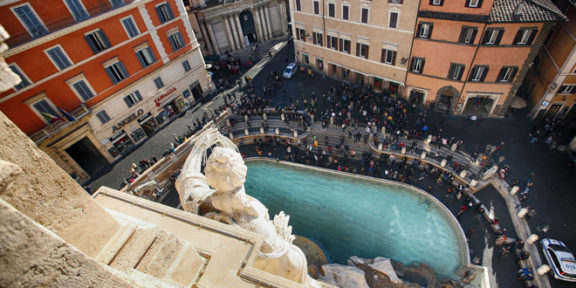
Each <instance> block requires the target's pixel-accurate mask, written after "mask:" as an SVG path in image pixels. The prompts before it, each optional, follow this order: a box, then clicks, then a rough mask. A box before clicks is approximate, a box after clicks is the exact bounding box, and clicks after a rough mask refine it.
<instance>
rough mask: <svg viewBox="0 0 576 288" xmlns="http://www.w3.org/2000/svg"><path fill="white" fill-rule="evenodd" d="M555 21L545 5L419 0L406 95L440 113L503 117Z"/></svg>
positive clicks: (522, 0)
mask: <svg viewBox="0 0 576 288" xmlns="http://www.w3.org/2000/svg"><path fill="white" fill-rule="evenodd" d="M558 21H566V17H565V16H564V15H563V14H562V12H561V11H560V10H559V9H558V8H557V7H556V6H555V5H554V4H553V3H552V2H551V1H549V0H536V1H534V0H533V1H526V0H484V1H482V0H466V1H444V0H427V1H421V2H420V8H419V12H418V20H417V23H416V31H415V33H414V40H413V45H412V52H411V55H410V63H409V67H408V73H407V77H406V85H407V90H406V97H408V100H409V101H410V102H411V103H413V104H416V105H430V106H433V107H434V109H436V110H439V111H446V112H449V113H455V114H466V115H478V116H501V115H503V114H504V113H505V112H506V111H507V109H508V107H509V105H510V103H511V102H512V101H513V100H514V96H515V95H516V91H517V90H518V88H519V87H520V85H521V83H522V79H523V78H524V77H525V75H526V72H527V70H528V68H529V67H530V64H531V63H532V61H533V59H534V57H535V55H536V54H537V52H538V50H539V48H540V47H541V45H542V43H543V42H544V39H545V38H546V36H547V35H548V33H549V30H550V27H551V26H552V25H553V24H554V23H555V22H558Z"/></svg>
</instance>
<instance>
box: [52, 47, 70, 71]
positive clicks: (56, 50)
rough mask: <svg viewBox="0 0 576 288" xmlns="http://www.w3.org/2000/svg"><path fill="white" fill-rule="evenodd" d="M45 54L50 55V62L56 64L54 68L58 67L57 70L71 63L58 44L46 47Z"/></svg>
mask: <svg viewBox="0 0 576 288" xmlns="http://www.w3.org/2000/svg"><path fill="white" fill-rule="evenodd" d="M46 54H48V56H49V57H50V59H51V60H52V62H54V65H56V68H58V70H64V69H66V68H68V67H70V66H72V63H70V59H68V56H66V54H65V53H64V50H62V48H61V47H60V46H56V47H52V48H50V49H47V50H46Z"/></svg>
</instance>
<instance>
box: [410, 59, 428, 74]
mask: <svg viewBox="0 0 576 288" xmlns="http://www.w3.org/2000/svg"><path fill="white" fill-rule="evenodd" d="M424 62H426V60H425V59H424V58H419V57H412V63H411V64H410V71H412V72H414V73H422V70H424Z"/></svg>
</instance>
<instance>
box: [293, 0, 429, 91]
mask: <svg viewBox="0 0 576 288" xmlns="http://www.w3.org/2000/svg"><path fill="white" fill-rule="evenodd" d="M290 11H291V19H293V20H292V24H293V25H292V35H293V36H294V43H295V47H296V49H295V50H296V60H297V61H298V63H300V64H301V65H303V66H307V67H310V68H312V69H314V70H316V71H318V72H320V73H324V74H326V75H329V76H331V77H334V78H337V79H341V80H344V81H348V82H350V83H355V84H360V85H366V86H371V87H373V88H375V89H376V90H383V89H386V90H389V91H390V92H392V93H394V94H402V93H403V90H404V81H405V77H406V71H407V64H408V63H407V61H408V58H409V55H410V47H411V44H412V36H413V31H414V23H415V21H416V16H417V11H418V1H402V0H387V1H364V0H350V1H348V0H327V1H320V0H314V1H303V0H290Z"/></svg>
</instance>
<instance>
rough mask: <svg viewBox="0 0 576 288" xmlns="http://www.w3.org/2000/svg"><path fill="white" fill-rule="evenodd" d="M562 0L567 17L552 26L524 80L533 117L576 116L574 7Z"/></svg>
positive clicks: (575, 24) (575, 11) (575, 31)
mask: <svg viewBox="0 0 576 288" xmlns="http://www.w3.org/2000/svg"><path fill="white" fill-rule="evenodd" d="M563 2H564V4H565V5H564V6H562V7H559V8H561V9H562V10H563V12H564V13H565V14H566V15H567V16H568V19H570V21H569V22H563V23H558V25H556V26H555V27H554V29H553V32H552V33H551V34H550V36H549V37H548V38H547V39H546V42H545V46H544V47H543V48H542V50H541V51H540V53H539V55H538V57H537V60H535V61H534V64H535V65H534V66H533V68H534V69H532V71H531V73H530V74H529V75H528V76H527V78H526V81H525V86H526V88H527V89H528V91H529V99H528V102H529V104H530V106H531V109H530V111H531V115H532V117H533V118H541V117H551V118H570V119H573V118H574V117H576V105H574V104H575V102H576V23H575V22H574V20H576V7H575V6H574V4H571V3H573V2H571V1H563Z"/></svg>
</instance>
